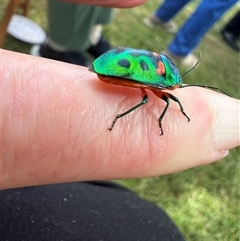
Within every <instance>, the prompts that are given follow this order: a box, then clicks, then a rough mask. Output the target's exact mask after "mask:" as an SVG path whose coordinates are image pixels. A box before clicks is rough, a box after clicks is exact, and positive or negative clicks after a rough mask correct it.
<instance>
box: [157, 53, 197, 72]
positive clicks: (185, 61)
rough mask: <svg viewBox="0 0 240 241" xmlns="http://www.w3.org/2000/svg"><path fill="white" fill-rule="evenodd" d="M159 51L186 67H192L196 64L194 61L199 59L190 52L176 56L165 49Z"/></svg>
mask: <svg viewBox="0 0 240 241" xmlns="http://www.w3.org/2000/svg"><path fill="white" fill-rule="evenodd" d="M161 53H162V54H165V55H167V56H168V57H169V58H170V59H171V60H172V61H173V62H174V63H179V64H181V65H183V66H186V67H188V68H192V67H193V66H194V65H196V63H197V62H198V60H199V59H198V58H197V57H196V56H195V55H194V54H192V53H190V54H188V55H187V56H178V55H175V54H173V53H171V52H169V51H168V50H167V49H166V50H163V51H162V52H161Z"/></svg>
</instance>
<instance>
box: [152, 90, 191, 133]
mask: <svg viewBox="0 0 240 241" xmlns="http://www.w3.org/2000/svg"><path fill="white" fill-rule="evenodd" d="M152 92H153V93H154V94H155V95H156V96H158V97H159V98H161V99H162V100H164V101H165V102H166V103H167V104H166V106H165V108H164V110H163V112H162V114H161V115H160V117H159V119H158V122H159V128H160V130H161V133H160V135H163V129H162V119H163V117H164V116H165V114H166V112H167V109H168V107H169V104H170V101H169V99H171V100H173V101H175V102H177V103H178V105H179V107H180V111H181V112H182V114H183V115H184V116H185V117H186V118H187V120H188V121H190V118H189V117H188V116H187V114H186V113H185V112H184V109H183V106H182V104H181V102H180V101H179V99H178V98H177V97H176V96H174V95H172V94H169V93H166V92H162V91H155V90H152Z"/></svg>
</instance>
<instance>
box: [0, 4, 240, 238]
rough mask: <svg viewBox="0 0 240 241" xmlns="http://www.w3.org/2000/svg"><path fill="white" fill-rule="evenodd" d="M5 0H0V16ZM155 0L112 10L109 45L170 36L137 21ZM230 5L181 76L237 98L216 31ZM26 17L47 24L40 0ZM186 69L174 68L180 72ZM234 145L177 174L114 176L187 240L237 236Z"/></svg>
mask: <svg viewBox="0 0 240 241" xmlns="http://www.w3.org/2000/svg"><path fill="white" fill-rule="evenodd" d="M6 2H7V0H1V3H0V4H1V12H0V14H1V17H2V13H3V11H4V9H5V6H6ZM197 2H198V1H193V2H192V3H191V4H189V6H188V7H187V8H185V9H184V11H182V12H181V13H180V14H179V15H178V16H177V17H176V18H175V21H176V22H177V23H178V24H179V25H181V24H182V23H183V22H184V20H185V19H186V18H187V16H189V14H190V13H191V12H192V10H193V9H194V7H195V5H196V4H197ZM157 5H158V1H156V0H152V1H148V2H147V3H146V4H145V5H143V6H141V7H137V8H134V9H128V10H117V11H116V17H115V20H114V22H113V23H112V24H110V25H109V26H107V27H105V29H104V34H105V37H107V38H108V39H109V40H110V41H111V44H112V45H113V46H130V47H134V48H143V49H147V50H153V51H156V52H158V51H161V50H162V49H164V48H165V47H166V45H167V43H168V42H169V41H170V40H171V38H172V36H171V35H169V34H166V33H165V32H163V31H161V30H157V29H149V28H148V27H146V26H145V25H144V24H143V22H142V20H143V18H144V17H145V16H147V15H149V13H151V12H152V11H154V9H155V8H156V6H157ZM234 12H236V9H232V10H231V11H230V12H228V13H227V14H226V15H225V16H224V17H223V18H222V19H221V20H220V21H219V22H218V23H217V24H215V26H214V27H213V28H212V29H211V31H210V32H209V33H208V34H207V35H206V37H205V38H204V40H203V41H202V43H201V44H200V45H199V46H198V47H197V49H196V53H197V51H198V50H199V49H200V50H201V51H202V55H203V59H202V61H201V65H200V66H199V67H198V68H197V70H194V71H193V72H191V74H189V75H187V76H186V77H184V82H185V83H199V84H203V85H204V84H208V85H213V86H218V87H219V88H222V89H224V90H226V91H227V92H228V93H229V94H231V95H232V96H234V97H236V98H240V88H239V84H240V82H239V55H238V54H237V53H236V52H234V51H232V50H231V49H229V48H228V46H226V45H225V44H224V43H223V41H222V40H221V37H220V35H219V30H220V29H221V27H222V26H223V25H224V24H225V23H226V22H227V20H228V19H229V17H231V16H232V15H233V14H234ZM29 16H30V18H31V19H33V20H34V21H36V22H37V23H38V24H40V25H41V26H42V27H43V28H44V29H47V21H46V6H45V1H32V5H31V9H30V13H29ZM30 47H31V46H30V45H28V44H26V43H23V42H20V41H18V40H16V39H14V38H13V37H11V36H8V37H7V39H6V42H5V45H4V48H5V49H10V50H14V51H18V52H25V53H28V52H29V49H30ZM185 70H186V69H184V68H182V67H180V72H183V71H185ZM239 150H240V149H239V148H237V149H234V150H232V151H231V152H230V155H229V156H228V157H226V158H225V159H224V160H222V161H220V162H218V163H215V164H211V165H207V166H204V167H198V168H195V169H191V170H187V171H184V172H181V173H177V174H171V175H166V176H162V177H155V178H145V179H138V180H123V181H120V182H121V183H122V184H123V185H125V186H127V187H129V188H131V189H133V190H134V191H136V192H137V193H139V195H140V196H142V197H144V198H146V199H148V200H151V201H153V202H155V203H156V204H157V205H159V206H161V207H163V208H164V209H165V210H166V212H167V213H168V214H169V215H170V216H171V217H172V219H173V220H174V221H175V222H176V223H177V225H178V226H179V228H180V229H181V231H182V233H183V234H184V235H185V236H186V238H187V240H193V241H202V240H210V241H215V240H221V241H234V240H239V237H240V227H239V222H240V221H239V220H240V209H239V201H240V199H239V198H240V189H239V182H240V164H239V163H240V162H239V159H240V158H239Z"/></svg>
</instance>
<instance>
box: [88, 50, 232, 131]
mask: <svg viewBox="0 0 240 241" xmlns="http://www.w3.org/2000/svg"><path fill="white" fill-rule="evenodd" d="M200 59H201V53H200V52H199V60H198V62H197V63H196V64H195V65H194V66H193V67H192V68H191V69H190V70H188V71H187V72H186V73H184V74H183V75H180V73H179V71H178V68H177V67H176V66H175V64H174V63H173V61H172V60H171V59H170V58H169V57H168V56H166V55H164V54H161V53H155V52H150V51H147V50H142V49H133V48H128V47H118V48H115V49H111V50H109V51H107V52H106V53H104V54H103V55H101V56H100V57H98V58H97V59H95V61H94V62H93V63H92V64H91V65H90V67H89V71H92V72H95V73H97V75H98V77H99V79H100V80H101V81H103V82H105V83H107V84H114V85H122V86H128V87H133V88H138V89H140V90H141V93H142V101H141V102H140V103H138V104H137V105H135V106H133V107H132V108H130V109H129V110H127V111H125V112H123V113H121V114H118V115H116V117H115V119H114V120H113V122H112V125H111V127H110V128H108V130H110V131H111V130H112V129H113V127H114V125H115V124H116V122H117V120H118V119H119V118H121V117H123V116H125V115H127V114H129V113H130V112H132V111H134V110H135V109H137V108H139V107H140V106H142V105H144V104H146V103H147V101H148V95H147V92H146V89H149V90H151V91H152V92H153V93H154V94H155V95H156V96H157V97H159V98H160V99H162V100H164V101H165V102H166V106H165V108H164V109H163V111H162V113H161V115H160V117H159V119H158V123H159V128H160V135H163V128H162V119H163V117H164V115H165V114H166V112H167V109H168V107H169V104H170V99H171V100H173V101H175V102H176V103H177V104H178V105H179V107H180V111H181V112H182V114H183V115H184V116H185V117H186V119H187V121H188V122H189V121H190V118H189V117H188V116H187V114H186V113H185V112H184V109H183V106H182V104H181V102H180V101H179V99H178V98H177V97H176V96H174V95H172V94H170V93H167V92H164V91H162V90H174V89H176V88H185V87H190V86H199V87H204V88H209V89H213V90H217V91H220V92H222V93H224V94H226V95H228V94H227V93H226V92H224V91H222V90H221V89H219V88H216V87H212V86H202V85H183V83H182V77H183V76H184V75H186V74H187V73H189V72H190V71H192V70H193V69H194V68H196V67H197V65H198V63H199V61H200Z"/></svg>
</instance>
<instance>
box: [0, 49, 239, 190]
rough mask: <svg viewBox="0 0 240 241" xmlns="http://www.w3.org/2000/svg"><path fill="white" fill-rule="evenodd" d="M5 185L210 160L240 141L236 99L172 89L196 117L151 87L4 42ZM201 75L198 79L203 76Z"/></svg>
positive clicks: (155, 170)
mask: <svg viewBox="0 0 240 241" xmlns="http://www.w3.org/2000/svg"><path fill="white" fill-rule="evenodd" d="M1 59H2V60H1V62H2V64H1V77H2V78H1V82H2V83H1V86H2V126H1V128H2V132H1V133H2V141H1V142H2V150H3V153H2V165H1V167H2V170H1V172H0V175H1V176H0V178H1V181H2V183H1V188H2V189H5V188H14V187H20V186H30V185H40V184H48V183H60V182H70V181H85V180H101V179H105V180H106V179H117V178H140V177H147V176H154V175H163V174H167V173H172V172H177V171H181V170H184V169H187V168H191V167H195V166H199V165H204V164H208V163H211V162H214V161H217V160H219V159H222V158H223V157H224V156H226V155H227V153H228V150H229V149H231V148H234V147H236V146H238V145H239V143H240V140H239V136H240V135H239V110H240V108H239V107H240V102H239V100H237V99H233V98H230V97H227V96H225V95H222V94H219V93H217V92H213V91H210V90H207V89H204V88H197V87H196V88H186V89H177V90H174V91H172V92H171V93H173V94H174V95H175V96H177V97H178V98H179V99H180V100H181V103H182V104H183V106H184V108H185V111H186V113H187V114H188V116H189V117H190V119H191V121H190V122H189V123H188V122H187V121H186V118H184V116H183V115H182V114H181V112H180V111H179V106H178V105H177V104H176V103H174V102H172V101H171V105H170V107H169V110H168V112H167V113H166V115H165V117H164V119H163V123H162V124H163V129H164V136H160V130H159V126H158V121H157V119H158V117H159V115H160V113H161V112H162V110H163V108H164V106H165V102H164V101H162V100H161V99H159V98H157V97H156V96H155V95H154V94H152V93H151V92H148V94H149V101H148V103H147V104H146V105H144V106H142V107H141V108H138V109H137V110H135V111H134V112H132V113H131V114H129V115H127V116H125V117H124V118H121V119H120V120H119V121H118V122H117V124H116V125H115V127H114V129H113V130H112V132H109V131H108V130H107V128H108V127H109V126H110V125H111V123H112V120H113V119H114V117H115V115H116V114H118V113H121V112H123V111H125V110H127V109H129V107H132V106H133V105H135V104H136V103H138V102H140V100H141V94H140V91H139V90H138V89H132V88H126V87H121V86H114V85H108V84H105V83H103V82H101V81H99V79H98V77H97V75H96V74H94V73H92V72H89V71H88V69H87V68H84V67H79V66H77V65H70V64H66V63H62V62H57V61H53V60H48V59H44V58H36V57H33V56H29V55H24V54H19V53H14V52H10V51H5V50H1ZM196 82H197V81H196Z"/></svg>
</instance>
